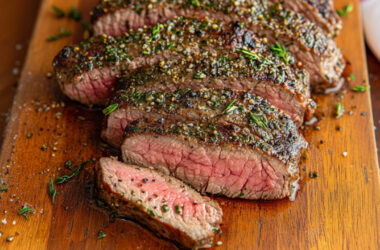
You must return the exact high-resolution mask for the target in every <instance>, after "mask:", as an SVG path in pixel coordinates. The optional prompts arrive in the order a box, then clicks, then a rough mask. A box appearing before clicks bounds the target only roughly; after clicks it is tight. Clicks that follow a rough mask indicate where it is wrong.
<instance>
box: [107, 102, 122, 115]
mask: <svg viewBox="0 0 380 250" xmlns="http://www.w3.org/2000/svg"><path fill="white" fill-rule="evenodd" d="M118 106H119V104H117V103H113V104H111V105H109V106H108V107H107V108H105V109H103V114H105V115H109V114H111V113H112V112H114V111H115V110H116V109H117V107H118Z"/></svg>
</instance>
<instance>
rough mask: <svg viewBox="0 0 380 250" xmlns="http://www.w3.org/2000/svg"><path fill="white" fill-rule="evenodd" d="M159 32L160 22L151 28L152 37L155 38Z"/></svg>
mask: <svg viewBox="0 0 380 250" xmlns="http://www.w3.org/2000/svg"><path fill="white" fill-rule="evenodd" d="M159 33H160V24H157V25H156V26H154V27H153V29H152V39H155V38H156V37H157V35H158V34H159Z"/></svg>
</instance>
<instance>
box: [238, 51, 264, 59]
mask: <svg viewBox="0 0 380 250" xmlns="http://www.w3.org/2000/svg"><path fill="white" fill-rule="evenodd" d="M236 51H238V52H240V53H242V54H243V55H244V56H245V57H247V58H248V59H250V60H251V61H252V60H257V59H258V58H259V56H258V55H257V54H256V52H254V51H251V50H248V49H237V50H236Z"/></svg>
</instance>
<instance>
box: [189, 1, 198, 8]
mask: <svg viewBox="0 0 380 250" xmlns="http://www.w3.org/2000/svg"><path fill="white" fill-rule="evenodd" d="M191 3H192V4H193V5H194V6H195V7H199V6H200V3H199V1H198V0H191Z"/></svg>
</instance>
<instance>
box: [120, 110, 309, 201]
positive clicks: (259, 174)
mask: <svg viewBox="0 0 380 250" xmlns="http://www.w3.org/2000/svg"><path fill="white" fill-rule="evenodd" d="M273 121H276V122H277V124H276V125H275V123H273ZM287 121H289V120H287V119H286V118H285V120H282V119H281V118H278V119H273V118H271V117H270V116H268V115H266V114H262V115H260V114H259V113H252V116H251V124H250V125H248V126H238V125H234V124H224V123H222V122H219V123H211V122H210V123H209V122H193V121H186V122H180V121H172V120H168V119H166V120H164V121H162V120H161V121H160V120H159V121H149V120H145V121H135V122H133V123H131V124H129V125H128V126H127V127H126V130H125V139H124V141H123V144H122V146H121V152H122V156H123V159H124V161H126V162H131V163H133V164H137V165H139V166H144V167H153V168H155V169H157V170H159V171H161V172H163V173H165V174H170V175H172V176H174V177H176V178H178V179H180V180H182V181H184V182H186V183H188V184H190V185H191V186H192V187H193V188H195V189H196V190H198V191H200V192H207V193H210V194H220V195H225V196H227V197H231V198H242V199H281V198H284V197H287V196H288V197H291V196H292V194H293V193H294V191H295V186H296V182H297V180H298V178H299V168H298V160H299V157H300V155H301V152H302V150H303V149H304V148H306V147H307V143H306V141H305V140H304V139H303V137H302V136H301V135H300V134H299V133H298V130H297V127H296V126H294V124H293V123H291V122H290V123H289V122H287Z"/></svg>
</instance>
